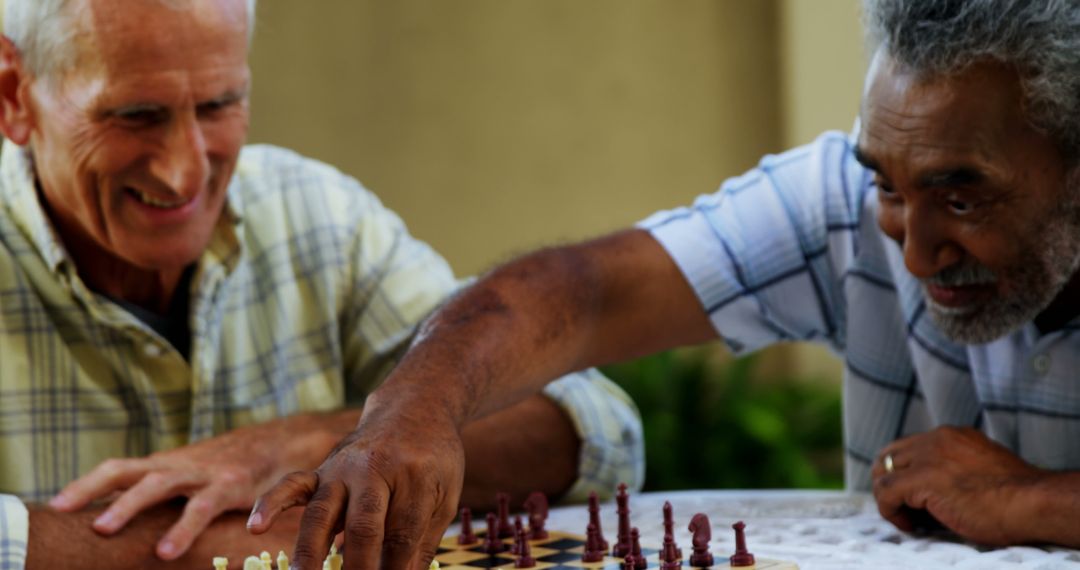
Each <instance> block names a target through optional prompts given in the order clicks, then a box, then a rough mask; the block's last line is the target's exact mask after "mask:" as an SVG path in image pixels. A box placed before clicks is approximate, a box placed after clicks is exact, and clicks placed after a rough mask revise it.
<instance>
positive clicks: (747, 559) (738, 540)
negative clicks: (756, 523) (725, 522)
mask: <svg viewBox="0 0 1080 570" xmlns="http://www.w3.org/2000/svg"><path fill="white" fill-rule="evenodd" d="M731 528H733V529H735V554H732V555H731V562H730V563H731V567H732V568H742V567H745V566H753V565H754V555H753V554H751V553H750V552H749V551H748V550H746V525H745V524H744V523H743V522H742V521H739V522H737V523H735V524H733V525H731Z"/></svg>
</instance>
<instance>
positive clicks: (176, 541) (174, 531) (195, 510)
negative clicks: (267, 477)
mask: <svg viewBox="0 0 1080 570" xmlns="http://www.w3.org/2000/svg"><path fill="white" fill-rule="evenodd" d="M218 495H219V494H218V493H214V492H211V491H209V490H207V491H204V492H202V493H198V494H196V495H195V496H194V497H192V498H191V499H189V500H188V502H187V504H186V505H184V512H183V514H181V515H180V520H179V521H177V522H176V524H174V525H173V526H172V528H170V529H169V531H168V532H167V533H165V536H164V537H163V538H162V539H161V541H160V542H158V545H157V555H158V558H160V559H162V560H175V559H176V558H178V557H180V556H181V555H182V554H184V553H185V552H187V550H188V548H191V544H192V543H194V542H195V539H196V538H198V537H199V535H200V534H202V532H203V531H204V530H206V527H208V526H210V523H211V522H213V521H214V519H215V518H217V516H218V515H220V514H221V513H222V512H224V511H225V510H226V509H228V508H230V507H231V505H228V504H225V499H224V497H220V496H218Z"/></svg>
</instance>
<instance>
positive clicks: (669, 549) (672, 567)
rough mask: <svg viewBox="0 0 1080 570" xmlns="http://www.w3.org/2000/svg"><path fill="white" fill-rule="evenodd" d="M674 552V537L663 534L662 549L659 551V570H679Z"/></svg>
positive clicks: (680, 565)
mask: <svg viewBox="0 0 1080 570" xmlns="http://www.w3.org/2000/svg"><path fill="white" fill-rule="evenodd" d="M675 550H676V549H675V537H673V536H672V535H670V534H665V535H664V548H663V549H662V550H660V570H679V568H682V564H681V563H680V562H679V555H678V553H677V552H675Z"/></svg>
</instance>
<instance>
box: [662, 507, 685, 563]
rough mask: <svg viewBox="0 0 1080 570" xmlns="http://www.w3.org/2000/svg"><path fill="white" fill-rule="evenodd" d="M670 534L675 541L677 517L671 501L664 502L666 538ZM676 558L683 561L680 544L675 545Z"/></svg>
mask: <svg viewBox="0 0 1080 570" xmlns="http://www.w3.org/2000/svg"><path fill="white" fill-rule="evenodd" d="M669 534H670V535H671V539H672V540H675V516H674V515H673V514H672V511H671V501H664V536H667V535H669ZM675 556H677V557H678V558H679V559H680V560H681V559H682V549H681V548H679V544H678V543H676V544H675Z"/></svg>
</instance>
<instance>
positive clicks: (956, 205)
mask: <svg viewBox="0 0 1080 570" xmlns="http://www.w3.org/2000/svg"><path fill="white" fill-rule="evenodd" d="M946 204H947V205H948V206H949V209H950V210H952V212H953V213H954V214H957V215H960V216H964V215H967V214H970V213H971V212H973V211H974V210H975V204H972V203H971V202H966V201H964V200H952V199H950V200H948V201H946Z"/></svg>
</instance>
